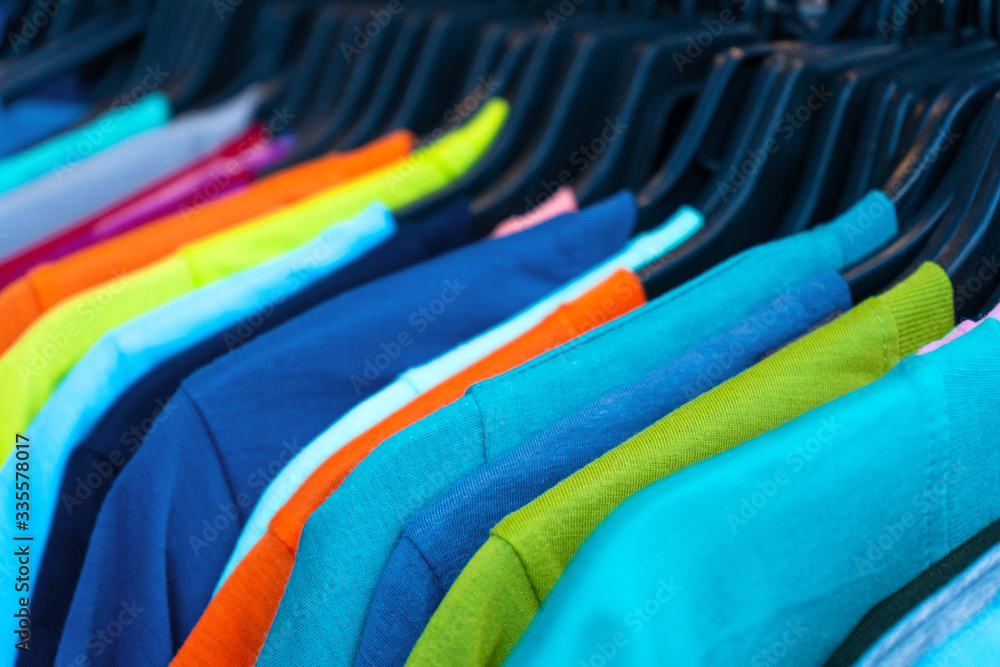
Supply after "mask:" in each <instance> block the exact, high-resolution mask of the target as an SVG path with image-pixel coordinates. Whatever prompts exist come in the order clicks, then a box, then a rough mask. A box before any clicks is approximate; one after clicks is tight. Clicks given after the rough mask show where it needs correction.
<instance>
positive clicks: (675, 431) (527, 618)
mask: <svg viewBox="0 0 1000 667" xmlns="http://www.w3.org/2000/svg"><path fill="white" fill-rule="evenodd" d="M953 320H954V311H953V309H952V288H951V283H950V281H949V280H948V277H947V276H946V275H945V273H944V271H942V270H941V269H940V268H939V267H938V266H936V265H934V264H930V263H927V264H924V265H923V266H922V267H921V268H920V269H919V270H918V271H917V272H916V273H915V274H914V275H913V276H911V277H910V278H908V279H907V280H905V281H903V282H902V283H900V284H899V285H898V286H896V287H894V288H893V289H892V290H890V291H888V292H887V293H885V294H884V295H882V296H879V297H875V298H872V299H868V300H867V301H864V302H863V303H861V304H860V305H858V306H856V307H854V308H852V309H851V310H850V311H848V312H847V313H845V314H844V315H842V316H841V317H839V318H837V319H836V320H834V321H833V322H830V323H829V324H827V325H825V326H823V327H821V328H819V329H817V330H815V331H813V332H812V333H810V334H808V335H807V336H804V337H803V338H801V339H799V340H797V341H795V342H793V343H791V344H790V345H788V346H787V347H785V348H783V349H781V350H779V351H778V352H776V353H775V354H773V355H771V356H770V357H767V358H766V359H764V360H763V361H761V362H760V363H758V364H756V365H754V366H752V367H751V368H749V369H747V370H746V371H744V372H742V373H740V374H739V375H737V376H735V377H733V378H731V379H730V380H728V381H726V382H724V383H722V384H720V385H719V386H717V387H716V388H714V389H712V390H710V391H708V392H706V393H705V394H702V395H701V396H699V397H697V398H695V399H694V400H692V401H690V402H689V403H686V404H685V405H683V406H681V407H680V408H678V409H677V410H675V411H673V412H671V413H670V414H669V415H667V416H666V417H664V418H663V419H661V420H660V421H658V422H656V423H655V424H653V425H652V426H650V427H649V428H647V429H646V430H644V431H642V432H641V433H639V434H637V435H635V436H634V437H632V438H630V439H629V440H627V441H625V442H624V443H623V444H621V445H619V446H618V447H616V448H614V449H612V450H610V451H609V452H607V453H606V454H604V455H603V456H601V457H600V458H598V459H597V460H595V461H593V462H592V463H590V464H589V465H587V466H585V467H584V468H581V469H580V470H579V471H577V472H576V473H575V474H573V475H571V476H570V477H567V478H566V479H565V480H563V481H562V482H560V483H559V484H557V485H556V486H554V487H552V488H551V489H550V490H548V491H547V492H546V493H544V494H542V495H541V496H539V497H538V498H536V499H535V500H534V501H532V502H531V503H529V504H528V505H525V506H524V507H523V508H521V509H520V510H518V511H517V512H513V513H511V514H509V515H507V516H506V517H505V518H504V519H503V520H502V521H500V522H499V523H498V524H497V525H496V526H494V528H493V530H492V531H490V537H489V539H488V540H487V542H486V543H485V544H484V545H483V546H482V548H480V549H479V551H478V552H476V555H475V556H474V557H473V558H472V560H471V561H469V563H468V564H467V565H466V567H465V569H463V570H462V573H461V574H460V575H459V577H458V579H456V580H455V583H454V584H452V586H451V589H450V590H449V591H448V593H447V595H446V596H445V598H444V600H442V602H441V604H440V606H439V607H438V609H437V611H436V612H435V613H434V615H433V617H432V618H431V620H430V622H429V623H428V625H427V627H426V628H425V629H424V632H423V634H422V635H421V637H420V639H419V640H418V642H417V644H416V646H415V647H414V649H413V652H412V653H411V654H410V657H409V660H407V662H406V664H407V665H408V666H409V667H416V666H423V665H428V666H430V665H442V664H446V665H454V666H466V665H468V666H471V665H499V664H500V663H501V662H503V660H504V659H505V658H506V657H507V655H508V653H510V651H511V649H512V648H513V647H514V644H515V643H516V642H517V640H518V639H519V638H520V636H521V634H522V633H523V632H524V630H525V629H526V628H527V627H528V624H529V623H530V622H531V619H532V617H533V616H534V615H535V613H536V612H537V611H538V609H539V606H540V605H541V602H542V600H544V599H545V596H546V595H547V594H548V592H549V591H551V590H552V587H553V586H554V585H555V583H556V580H557V579H558V578H559V576H560V575H561V574H562V571H563V569H564V568H565V567H566V565H567V564H568V563H569V561H570V559H571V558H572V557H573V554H574V553H575V552H576V550H577V548H579V546H580V544H582V543H583V541H584V540H585V539H586V538H587V536H588V535H589V534H590V533H591V532H592V531H593V530H594V529H595V528H596V527H597V525H598V524H599V523H600V522H601V521H602V520H603V519H604V518H605V517H606V516H607V515H608V514H609V513H611V511H612V510H614V509H615V508H616V507H617V506H618V505H620V504H621V503H622V502H623V501H624V500H626V499H627V498H628V497H629V496H631V495H633V494H634V493H636V492H638V491H639V490H641V489H642V488H644V487H646V486H648V485H650V484H652V483H653V482H656V481H657V480H660V479H662V478H664V477H666V476H667V475H670V474H671V473H674V472H676V471H678V470H680V469H681V468H684V467H686V466H689V465H691V464H693V463H696V462H698V461H701V460H702V459H705V458H707V457H710V456H712V455H714V454H717V453H719V452H722V451H724V450H726V449H729V448H731V447H734V446H736V445H739V444H740V443H743V442H745V441H747V440H750V439H752V438H755V437H757V436H758V435H760V434H761V433H764V432H766V431H769V430H771V429H774V428H777V427H778V426H780V425H781V424H784V423H785V422H787V421H790V420H792V419H794V418H795V417H797V416H799V415H801V414H803V413H805V412H807V411H809V410H811V409H813V408H815V407H817V406H820V405H823V404H824V403H827V402H829V401H832V400H834V399H836V398H838V397H840V396H843V395H844V394H846V393H848V392H851V391H853V390H855V389H858V388H859V387H862V386H864V385H867V384H869V383H871V382H874V381H875V380H877V379H878V378H880V377H882V375H884V374H885V373H887V372H888V371H889V370H890V369H891V368H892V367H893V366H895V365H896V363H897V362H898V361H899V360H900V359H902V358H903V357H906V356H908V355H909V354H911V353H913V352H915V351H916V350H917V349H918V348H920V346H922V345H924V344H926V343H928V342H930V341H932V340H936V339H937V338H940V337H941V336H943V335H944V334H946V333H947V332H948V331H949V330H950V329H951V327H952V325H953ZM622 409H624V410H627V409H628V406H622Z"/></svg>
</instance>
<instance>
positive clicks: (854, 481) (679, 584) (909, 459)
mask: <svg viewBox="0 0 1000 667" xmlns="http://www.w3.org/2000/svg"><path fill="white" fill-rule="evenodd" d="M998 351H1000V322H997V321H995V320H990V321H987V322H985V323H983V324H982V325H980V326H979V327H978V328H977V329H975V330H973V331H971V332H969V333H968V334H966V335H964V336H963V337H961V338H959V339H958V340H956V341H953V342H951V343H949V344H948V345H946V346H944V347H942V348H940V349H939V350H936V351H934V352H932V353H930V354H927V355H923V356H911V357H909V358H907V359H904V360H903V361H902V362H900V363H899V364H898V365H897V367H896V368H895V369H894V370H892V371H891V372H890V373H889V374H887V375H886V376H885V377H884V378H882V379H880V380H878V381H877V382H875V383H873V384H870V385H868V386H865V387H863V388H861V389H858V390H857V391H854V392H852V393H850V394H848V395H846V396H844V397H842V398H840V399H838V400H836V401H833V402H831V403H828V404H826V405H824V406H822V407H819V408H816V409H815V410H812V411H810V412H808V413H806V414H804V415H802V416H801V417H799V418H797V419H795V420H794V421H791V422H789V423H787V424H785V425H783V426H781V427H780V428H777V429H775V430H773V431H770V432H768V433H765V434H764V435H761V436H759V437H758V438H756V439H754V440H751V441H749V442H747V443H744V444H743V445H740V446H739V447H736V448H733V449H731V450H728V451H726V452H723V453H721V454H719V455H717V456H715V457H712V458H710V459H706V460H705V461H702V462H701V463H698V464H695V465H692V466H690V467H688V468H685V469H684V470H681V471H680V472H678V473H675V474H674V475H671V476H670V477H667V478H665V479H663V480H661V481H659V482H657V483H655V484H653V485H651V486H649V487H647V488H646V489H644V490H643V491H641V492H639V493H637V494H636V495H634V496H632V497H631V498H630V499H629V500H627V501H626V502H625V503H623V504H622V505H621V506H619V507H618V509H616V510H615V511H614V512H613V513H612V514H611V515H610V516H609V517H608V518H607V519H605V521H604V522H603V523H602V524H601V525H600V526H599V527H598V529H597V530H596V531H594V532H593V533H592V534H591V536H590V537H589V538H588V539H587V540H586V542H584V544H583V545H582V546H581V548H580V549H579V550H578V551H577V553H576V555H575V556H574V557H573V560H572V561H571V562H570V564H569V567H567V568H566V570H565V572H564V573H563V575H562V577H561V578H560V579H559V581H558V582H557V583H556V585H555V587H554V588H553V590H552V592H551V593H550V594H549V595H548V597H547V598H546V599H545V601H544V602H543V604H542V607H541V611H540V612H539V613H538V614H536V615H535V617H534V620H533V622H532V623H531V625H530V626H529V628H528V630H527V632H526V633H525V634H524V635H523V636H522V638H521V641H520V642H519V643H518V644H517V646H516V647H515V648H514V651H513V652H512V653H511V654H510V655H509V656H508V659H507V662H506V663H505V664H507V665H512V666H520V665H546V666H547V665H552V664H567V663H579V662H580V661H582V662H583V664H594V662H595V661H597V662H600V661H604V662H606V663H607V664H614V663H620V664H683V665H693V664H697V665H723V664H724V665H741V664H742V665H754V664H767V661H768V660H770V659H773V658H775V657H780V659H781V660H782V661H783V662H784V663H785V664H789V665H818V664H822V662H823V661H824V660H826V658H827V657H829V655H830V654H831V653H832V652H833V651H834V649H836V647H837V646H838V645H839V644H840V642H841V641H843V639H844V638H845V637H846V636H847V635H848V634H849V633H850V631H851V629H852V628H853V627H854V626H855V625H856V624H857V622H858V621H859V620H860V619H861V617H862V616H864V614H865V613H866V612H867V611H868V609H870V608H871V607H872V606H873V605H875V604H876V603H877V602H878V601H879V600H881V599H883V598H885V597H886V596H887V595H889V594H891V593H892V592H894V591H896V590H897V589H899V588H901V587H902V586H903V585H905V584H906V583H907V582H908V581H910V580H911V579H913V578H914V577H915V576H917V575H918V574H920V572H922V571H924V570H926V569H927V568H928V567H929V566H930V565H932V564H933V563H934V562H936V561H938V560H940V559H941V558H943V557H944V556H945V555H947V554H948V552H950V551H951V550H953V549H955V548H956V547H958V546H959V545H960V544H962V543H963V542H965V541H966V540H968V539H969V538H971V537H972V536H973V535H974V534H976V533H977V532H979V531H980V530H982V529H983V528H984V527H985V526H987V525H988V524H989V523H991V522H993V521H995V520H996V519H997V518H998V517H1000V486H998V485H997V483H996V480H997V477H998V475H1000V448H998V447H997V446H996V444H997V443H996V434H997V432H998V429H1000V391H998V390H1000V354H998ZM817 381H822V378H817Z"/></svg>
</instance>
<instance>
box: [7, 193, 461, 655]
mask: <svg viewBox="0 0 1000 667" xmlns="http://www.w3.org/2000/svg"><path fill="white" fill-rule="evenodd" d="M334 229H336V228H334ZM331 231H332V230H331ZM474 236H475V234H474V218H473V217H472V215H471V214H470V213H469V211H468V203H467V202H456V204H455V205H454V206H451V207H449V208H447V209H444V210H441V211H439V212H435V213H434V214H433V215H432V216H430V217H428V218H425V219H422V220H419V221H414V222H413V223H412V224H408V225H406V226H405V227H403V228H402V229H400V230H399V232H398V233H396V234H394V235H393V236H391V237H390V238H389V239H388V240H387V241H385V242H383V243H381V244H380V245H379V246H378V247H377V248H375V249H373V250H371V251H370V252H368V253H365V254H364V255H363V256H361V257H359V258H357V259H355V260H354V261H352V262H350V263H349V264H348V265H346V266H343V267H341V268H340V269H339V270H337V271H334V272H333V273H328V274H326V275H323V276H322V277H320V278H319V279H318V280H314V281H312V282H308V283H307V284H306V283H303V284H301V285H299V287H298V288H296V289H294V290H293V291H292V292H290V293H288V294H287V295H285V296H283V297H280V298H276V299H273V300H269V301H265V302H264V304H263V307H262V308H261V309H260V310H259V311H254V312H252V313H251V314H250V315H249V316H247V317H244V318H240V319H239V321H238V322H235V323H231V324H229V325H228V326H227V327H226V328H225V329H224V331H222V332H220V333H219V335H213V336H208V337H206V338H202V339H200V340H198V341H194V340H191V339H190V338H189V339H188V340H187V345H186V346H185V347H183V348H182V349H180V350H178V351H176V353H174V354H172V355H170V356H169V357H168V358H166V359H163V360H161V361H159V362H158V363H156V364H154V365H152V366H150V367H146V365H145V364H143V363H140V362H143V361H144V362H150V361H152V360H153V359H154V357H153V356H152V355H151V352H155V350H149V349H148V348H147V346H148V344H149V341H150V335H151V334H150V332H149V331H148V330H147V328H146V327H144V326H143V323H142V320H143V319H144V318H141V317H140V318H137V319H135V320H133V321H131V322H129V323H127V324H125V325H123V326H121V327H118V328H116V329H113V330H112V331H111V332H109V333H108V334H106V335H105V336H103V337H102V338H101V340H100V341H98V342H97V344H95V345H94V347H92V348H91V349H90V351H88V352H87V354H86V355H85V356H84V358H83V359H81V360H80V363H79V364H77V365H76V367H74V369H73V371H72V372H71V373H70V374H69V375H68V376H67V377H66V379H65V380H64V381H63V382H62V383H61V384H60V385H59V387H58V388H57V389H56V391H55V393H53V395H52V397H51V398H50V400H49V401H48V402H47V403H46V404H45V407H43V408H42V411H41V412H40V413H39V414H38V416H37V417H36V418H35V420H34V422H32V425H31V426H30V427H29V429H28V432H29V437H31V438H32V439H33V441H35V442H36V447H38V446H39V445H38V444H37V443H38V442H39V441H41V445H40V449H41V452H40V453H41V454H42V456H40V457H37V458H36V460H35V465H33V473H34V474H35V476H36V478H39V481H42V482H43V483H44V485H38V484H36V486H35V491H36V493H35V494H34V497H33V504H34V505H35V507H36V508H37V509H41V508H52V507H53V504H54V503H55V502H56V498H58V505H57V506H56V508H55V511H54V513H53V516H52V518H51V526H50V528H49V530H48V543H47V545H46V548H45V549H44V552H43V554H42V560H41V564H40V566H36V568H35V573H36V574H35V581H36V582H37V586H36V587H35V592H34V595H33V596H32V598H31V610H32V614H34V621H33V623H32V637H34V638H35V639H37V641H36V642H35V644H34V648H33V649H32V656H33V657H34V658H36V659H37V660H39V661H40V662H44V663H46V664H51V663H53V662H54V661H55V654H56V650H57V649H58V647H59V637H60V636H61V634H62V629H63V623H64V622H65V619H66V615H67V613H68V612H69V606H70V603H71V602H72V597H73V591H74V590H75V588H76V583H77V579H78V577H79V575H80V571H81V569H82V568H83V560H84V557H85V556H86V552H87V544H88V543H89V541H90V536H91V533H92V532H93V529H94V524H95V523H96V521H97V514H98V511H99V510H100V508H101V504H102V503H103V500H104V498H105V496H106V495H107V492H108V490H109V489H110V488H111V486H112V485H113V482H114V479H115V476H116V475H117V473H118V472H119V471H120V469H121V468H122V467H123V466H125V465H127V463H128V461H129V460H130V459H131V457H132V455H133V454H134V453H135V452H136V450H138V448H139V447H140V445H141V444H142V440H143V438H144V437H145V435H147V434H148V433H151V432H152V431H153V430H154V429H156V428H157V427H158V425H159V424H160V423H162V422H163V421H165V420H167V419H168V418H169V417H170V416H171V415H172V414H173V412H174V408H175V403H174V402H172V401H171V400H170V398H171V396H173V395H174V394H175V393H176V391H177V389H178V387H179V386H180V383H181V382H182V381H183V380H184V378H185V377H187V376H188V375H190V374H191V373H193V372H194V371H196V370H197V369H198V368H200V367H202V366H205V365H207V364H209V363H210V362H211V361H213V360H214V359H216V358H218V357H220V356H222V355H224V354H226V353H227V352H231V351H232V350H234V349H236V348H238V347H240V346H242V345H245V344H247V343H248V342H250V341H251V340H253V339H255V338H256V337H258V336H261V335H263V334H265V333H267V332H268V331H270V330H271V329H273V328H275V327H277V326H280V325H281V324H282V323H284V322H287V321H288V320H290V319H292V318H293V317H295V316H297V315H300V314H302V313H303V312H305V311H307V310H309V309H310V308H313V307H315V306H317V305H318V304H320V303H322V302H323V301H326V300H327V299H331V298H333V297H335V296H337V295H338V294H342V293H344V292H346V291H348V290H350V289H352V288H355V287H358V286H360V285H363V284H365V283H367V282H369V281H370V280H374V279H377V278H380V277H382V276H385V275H388V274H390V273H392V272H394V271H397V270H400V269H403V268H406V267H408V266H412V265H414V264H417V263H418V262H420V261H422V260H424V259H427V258H428V257H433V256H436V255H438V254H441V253H443V252H446V251H448V250H450V249H453V248H456V247H459V246H462V245H464V244H466V243H469V242H471V240H472V239H473V238H474ZM324 255H325V253H321V255H320V257H323V256H324ZM316 268H317V269H319V268H320V267H319V265H317V267H316ZM237 275H240V274H237ZM295 282H298V281H297V280H296V281H295ZM182 300H183V298H182ZM168 345H169V343H168ZM98 377H106V378H107V380H106V383H107V384H102V385H100V386H99V387H98V388H97V390H96V391H95V389H94V385H95V378H98ZM128 378H132V382H131V384H128ZM114 384H119V385H121V386H123V387H124V386H126V385H127V388H125V389H124V390H123V391H121V392H119V393H118V395H117V396H115V397H114V400H113V401H104V400H96V401H94V403H91V402H90V401H89V397H90V396H91V393H90V392H93V395H94V396H95V397H96V398H98V399H101V398H103V397H104V396H103V393H102V391H101V390H102V387H106V386H109V385H114ZM74 405H75V406H76V409H78V410H79V416H78V418H77V419H76V420H73V421H72V422H69V423H67V422H66V421H64V420H59V419H52V418H50V417H49V416H48V415H54V414H59V413H60V412H62V413H65V412H71V411H72V410H73V407H72V406H74ZM88 429H89V433H88V432H87V430H88ZM60 446H62V449H61V451H60V455H56V452H55V451H51V450H49V449H47V448H51V449H53V450H58V449H59V448H60ZM47 454H48V455H51V456H49V457H48V458H45V457H46V455H47ZM39 459H42V460H41V461H39ZM12 461H14V459H13V458H11V459H8V462H7V463H5V467H4V468H3V472H5V473H7V474H12V473H11V471H12V469H13V465H14V464H13V463H11V462H12ZM54 470H61V471H62V472H61V479H60V473H58V472H55V471H54ZM0 479H6V478H4V477H2V475H0ZM11 483H13V479H12V480H11ZM50 483H51V484H54V485H55V486H54V487H50V486H49V484H50ZM260 486H263V482H260V483H259V484H256V485H255V486H254V490H255V491H257V492H259V487H260ZM36 516H37V512H36ZM32 525H33V532H34V533H36V540H37V539H39V537H38V533H40V532H42V531H40V530H39V528H40V526H39V525H38V522H35V523H33V524H32ZM2 530H3V528H2V527H0V531H2ZM3 553H6V552H0V554H3ZM11 556H12V554H11ZM8 561H10V562H12V561H11V560H10V557H4V558H0V568H2V567H3V566H4V564H5V563H8ZM0 646H6V645H0ZM0 650H3V649H2V648H0ZM0 658H2V656H0ZM0 664H3V661H2V659H0Z"/></svg>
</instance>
